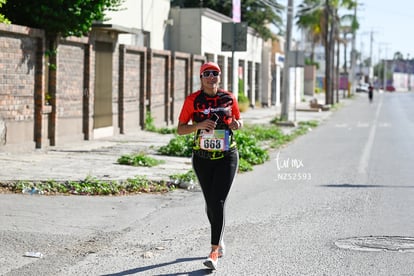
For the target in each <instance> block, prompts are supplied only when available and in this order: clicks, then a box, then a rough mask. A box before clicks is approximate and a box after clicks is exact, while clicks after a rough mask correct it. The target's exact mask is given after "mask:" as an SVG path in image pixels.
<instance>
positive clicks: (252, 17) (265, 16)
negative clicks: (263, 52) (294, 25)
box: [171, 0, 284, 40]
mask: <svg viewBox="0 0 414 276" xmlns="http://www.w3.org/2000/svg"><path fill="white" fill-rule="evenodd" d="M240 2H241V21H243V22H247V24H248V25H249V26H250V27H252V28H253V29H255V30H256V31H257V33H258V34H259V35H260V36H261V37H262V38H263V39H265V40H267V39H270V38H274V37H273V36H272V32H271V30H270V29H269V27H268V25H269V24H272V25H274V26H275V27H276V28H277V29H278V30H279V34H281V33H283V30H284V26H283V20H282V13H283V12H284V6H283V5H281V4H279V3H278V2H277V1H276V0H241V1H240ZM171 5H172V6H179V7H181V8H195V7H200V8H201V7H204V8H209V9H212V10H215V11H217V12H219V13H221V14H224V15H227V16H229V17H232V0H202V1H194V0H171Z"/></svg>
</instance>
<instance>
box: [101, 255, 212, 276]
mask: <svg viewBox="0 0 414 276" xmlns="http://www.w3.org/2000/svg"><path fill="white" fill-rule="evenodd" d="M204 258H205V257H198V258H180V259H177V260H175V261H172V262H168V263H163V264H156V265H149V266H145V267H137V268H133V269H129V270H125V271H121V272H117V273H112V274H104V275H101V276H123V275H132V274H136V273H140V272H144V271H148V270H151V269H155V268H158V267H163V266H167V265H172V264H176V263H183V262H191V261H197V260H204ZM211 273H212V271H211V270H210V269H199V270H195V271H191V272H180V273H173V274H171V273H168V274H157V276H163V275H170V276H174V275H177V276H178V275H190V276H197V275H208V274H211Z"/></svg>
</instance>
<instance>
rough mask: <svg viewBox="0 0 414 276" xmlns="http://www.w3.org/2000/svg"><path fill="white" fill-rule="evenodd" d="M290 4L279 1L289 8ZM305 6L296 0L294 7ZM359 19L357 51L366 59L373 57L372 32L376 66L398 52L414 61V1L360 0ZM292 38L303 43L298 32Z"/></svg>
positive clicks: (285, 0) (282, 0) (294, 32)
mask: <svg viewBox="0 0 414 276" xmlns="http://www.w3.org/2000/svg"><path fill="white" fill-rule="evenodd" d="M287 2H288V1H287V0H280V1H279V3H281V4H283V5H285V6H286V5H287ZM301 3H302V0H294V7H297V6H298V5H300V4H301ZM294 12H295V13H296V10H295V11H294ZM357 17H358V21H359V24H360V28H359V30H358V31H357V35H356V48H357V51H358V52H361V53H362V56H363V59H366V58H368V57H370V55H371V51H370V44H371V42H370V40H371V33H372V37H373V43H372V59H373V62H374V64H375V63H377V62H378V60H379V57H380V59H384V58H387V59H392V57H393V56H394V53H395V52H397V51H398V52H401V53H402V54H403V56H404V58H407V57H409V58H410V59H412V58H414V30H413V29H414V0H358V9H357ZM285 20H286V19H285ZM292 37H293V39H295V40H299V39H300V34H299V32H297V31H295V30H294V31H293V34H292Z"/></svg>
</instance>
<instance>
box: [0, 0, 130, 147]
mask: <svg viewBox="0 0 414 276" xmlns="http://www.w3.org/2000/svg"><path fill="white" fill-rule="evenodd" d="M1 1H3V0H1ZM123 1H124V0H12V1H9V2H7V3H5V5H4V6H3V7H1V11H2V12H3V13H4V14H5V15H6V16H7V17H8V18H9V19H10V21H11V22H12V23H13V24H19V25H24V26H28V27H33V28H39V29H43V30H44V31H45V35H46V48H47V50H46V53H45V55H46V56H47V58H48V64H49V68H48V71H49V72H48V75H49V78H48V84H47V94H48V95H49V96H50V100H49V102H50V104H51V106H52V113H51V115H50V119H51V120H52V121H56V116H57V108H56V77H57V76H56V67H57V58H56V53H57V52H56V50H57V47H58V43H59V40H60V38H61V37H67V36H83V35H86V34H88V32H89V31H90V30H91V27H92V24H93V23H94V22H95V21H103V20H104V15H105V14H104V12H105V11H106V10H117V9H119V7H120V5H121V4H122V3H123ZM52 125H54V124H52ZM54 131H55V130H54V129H51V130H50V132H54ZM51 137H55V135H51ZM50 144H51V145H52V146H53V145H55V141H54V140H53V139H51V141H50Z"/></svg>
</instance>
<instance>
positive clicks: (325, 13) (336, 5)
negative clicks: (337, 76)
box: [297, 0, 357, 104]
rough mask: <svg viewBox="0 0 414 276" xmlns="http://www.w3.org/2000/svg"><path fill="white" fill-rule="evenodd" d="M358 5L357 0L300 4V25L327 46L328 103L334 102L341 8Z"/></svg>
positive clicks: (326, 80)
mask: <svg viewBox="0 0 414 276" xmlns="http://www.w3.org/2000/svg"><path fill="white" fill-rule="evenodd" d="M356 5H357V3H356V1H355V0H305V1H304V2H303V4H302V5H300V6H299V7H300V9H299V12H298V15H297V17H298V21H297V22H298V23H299V24H300V25H299V26H301V28H303V29H305V30H307V31H308V32H309V33H310V35H311V37H313V41H319V39H320V41H321V42H322V44H323V46H324V48H325V66H326V67H325V87H326V104H333V91H332V90H333V89H332V74H331V73H332V72H333V71H334V66H333V65H334V62H333V61H334V51H335V42H336V41H337V40H338V39H339V31H338V30H339V26H340V17H339V15H338V14H339V9H341V8H345V9H347V10H351V9H353V8H355V7H356ZM354 22H356V19H355V16H354ZM316 36H317V37H316Z"/></svg>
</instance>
